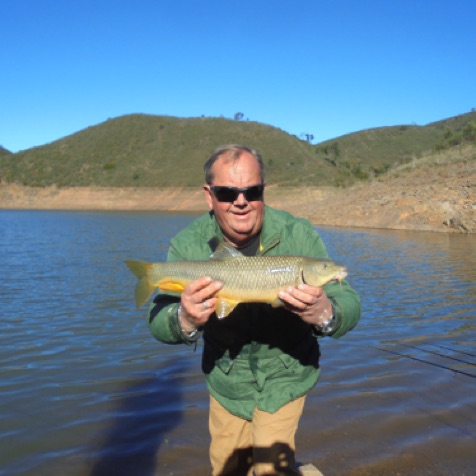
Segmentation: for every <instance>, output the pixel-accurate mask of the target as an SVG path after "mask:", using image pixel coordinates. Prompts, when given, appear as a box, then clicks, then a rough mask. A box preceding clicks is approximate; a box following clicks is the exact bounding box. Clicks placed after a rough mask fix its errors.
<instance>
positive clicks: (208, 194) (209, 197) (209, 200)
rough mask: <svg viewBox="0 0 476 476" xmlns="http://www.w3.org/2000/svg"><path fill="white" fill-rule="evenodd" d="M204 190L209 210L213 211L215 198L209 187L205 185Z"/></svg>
mask: <svg viewBox="0 0 476 476" xmlns="http://www.w3.org/2000/svg"><path fill="white" fill-rule="evenodd" d="M203 190H204V192H205V200H206V201H207V205H208V209H209V210H213V197H212V192H211V190H210V186H209V185H204V186H203Z"/></svg>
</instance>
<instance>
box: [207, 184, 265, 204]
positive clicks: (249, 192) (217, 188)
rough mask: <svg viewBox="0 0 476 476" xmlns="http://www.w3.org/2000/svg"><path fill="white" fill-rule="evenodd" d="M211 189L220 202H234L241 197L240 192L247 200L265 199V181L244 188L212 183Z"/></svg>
mask: <svg viewBox="0 0 476 476" xmlns="http://www.w3.org/2000/svg"><path fill="white" fill-rule="evenodd" d="M210 190H211V191H212V192H213V195H215V197H216V199H217V200H218V201H219V202H230V203H232V202H234V201H235V200H236V199H237V198H238V197H239V195H240V193H242V194H243V196H244V197H245V199H246V201H247V202H256V201H258V200H263V192H264V183H260V184H259V185H252V186H251V187H243V188H237V187H225V186H221V185H210Z"/></svg>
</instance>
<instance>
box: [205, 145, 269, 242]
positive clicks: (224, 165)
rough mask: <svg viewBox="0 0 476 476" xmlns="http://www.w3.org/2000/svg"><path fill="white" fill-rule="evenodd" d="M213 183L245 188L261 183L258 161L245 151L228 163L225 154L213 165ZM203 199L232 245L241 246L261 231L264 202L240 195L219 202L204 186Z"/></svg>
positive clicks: (228, 160)
mask: <svg viewBox="0 0 476 476" xmlns="http://www.w3.org/2000/svg"><path fill="white" fill-rule="evenodd" d="M211 171H212V174H213V184H212V185H215V186H227V187H236V188H244V187H250V186H252V185H259V184H261V176H260V169H259V164H258V161H257V160H256V159H255V158H254V157H253V156H252V155H251V154H249V153H248V152H243V153H242V154H241V155H240V156H239V158H237V159H235V160H230V159H229V158H228V157H227V156H226V155H224V156H222V157H219V158H218V159H217V160H216V162H215V163H214V164H213V166H212V170H211ZM204 190H205V197H206V200H207V203H208V206H209V208H210V210H213V212H214V214H215V217H216V219H217V222H218V224H219V226H220V228H221V230H222V232H223V235H224V236H225V238H226V239H227V240H228V241H230V242H231V243H232V244H233V245H235V246H242V245H245V244H246V243H247V242H249V241H250V240H251V239H252V238H253V237H255V236H256V235H257V234H258V233H259V231H260V230H261V226H262V225H263V219H264V202H263V200H253V201H248V200H246V198H245V196H244V195H243V193H240V194H239V195H238V197H237V198H236V199H235V200H234V201H233V202H220V201H218V199H217V197H216V196H215V194H214V193H213V191H212V190H211V189H210V186H208V185H205V186H204Z"/></svg>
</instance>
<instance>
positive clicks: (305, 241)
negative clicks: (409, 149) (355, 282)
mask: <svg viewBox="0 0 476 476" xmlns="http://www.w3.org/2000/svg"><path fill="white" fill-rule="evenodd" d="M204 168H205V181H206V184H205V185H204V187H203V188H204V192H205V198H206V201H207V204H208V207H209V209H210V212H209V213H208V214H206V215H204V216H201V217H200V218H198V219H197V220H195V221H194V222H193V223H192V224H190V225H189V226H188V227H187V228H186V229H185V230H183V231H181V232H180V233H179V234H178V235H177V236H176V237H175V238H173V240H172V242H171V245H170V249H169V253H168V260H172V261H173V260H202V259H208V257H209V256H210V254H211V253H212V252H213V250H214V249H215V247H216V245H217V243H219V242H220V241H223V240H225V241H227V242H229V243H230V244H231V245H233V246H234V247H236V248H237V249H238V250H239V251H241V253H243V254H244V255H247V256H252V255H256V254H260V255H303V256H311V257H316V258H328V255H327V252H326V249H325V246H324V244H323V242H322V241H321V239H320V237H319V235H318V234H317V233H316V232H315V230H314V228H313V226H312V225H311V223H309V222H308V221H307V220H304V219H298V218H295V217H293V216H292V215H290V214H288V213H287V212H284V211H280V210H275V209H273V208H271V207H268V206H265V204H264V199H263V192H264V188H265V177H264V165H263V160H262V158H261V156H260V155H259V154H258V153H257V152H256V151H254V150H251V149H249V148H247V147H244V146H239V145H227V146H222V147H219V148H217V149H216V150H215V151H214V152H213V154H212V155H211V157H210V158H209V159H208V161H207V162H206V164H205V167H204ZM222 286H223V284H222V283H221V282H217V281H212V279H211V278H209V277H206V276H203V277H201V278H200V279H197V280H196V281H194V282H192V283H190V284H189V285H188V286H187V288H186V289H185V291H184V292H183V293H182V294H181V295H180V296H172V295H170V294H169V295H167V294H159V295H158V296H157V297H156V299H155V300H154V305H153V306H152V307H151V312H150V320H149V322H150V329H151V332H152V334H153V335H154V336H155V337H156V338H157V339H158V340H160V341H163V342H167V343H178V342H184V343H186V344H189V345H191V344H193V343H194V342H195V341H196V340H197V339H198V338H199V336H200V335H203V338H204V349H203V358H202V368H203V372H204V374H205V376H206V381H207V386H208V389H209V392H210V415H209V429H210V434H211V445H210V460H211V464H212V468H213V475H215V476H217V475H234V476H236V475H238V476H239V475H246V474H251V471H254V474H255V475H257V476H259V475H264V474H267V475H269V474H299V471H298V470H297V469H296V468H295V459H294V452H295V433H296V430H297V427H298V423H299V419H300V417H301V414H302V410H303V406H304V400H305V395H306V394H307V393H308V392H309V391H310V389H312V388H313V386H314V385H315V383H316V382H317V379H318V376H319V345H318V342H317V338H316V337H317V336H323V335H332V336H334V337H340V336H342V335H343V334H345V333H346V332H347V331H349V330H350V329H352V328H353V327H354V326H355V325H356V324H357V321H358V320H359V317H360V301H359V297H358V296H357V294H356V293H355V292H354V291H353V290H352V289H351V287H350V286H349V284H348V283H347V282H345V281H343V282H342V283H340V284H339V283H331V284H328V285H326V286H324V288H318V287H312V286H309V285H306V284H302V285H299V286H298V287H296V288H293V287H289V288H288V289H285V290H283V291H282V292H280V294H279V298H280V299H281V300H282V301H283V303H284V307H279V308H273V307H271V306H270V305H268V304H261V303H255V304H247V303H242V304H239V305H238V306H237V307H236V308H235V310H234V311H233V312H232V313H231V314H230V315H229V316H228V317H226V318H224V319H218V318H217V316H216V314H215V312H214V309H215V304H216V298H215V294H216V293H217V291H219V290H220V289H221V288H222Z"/></svg>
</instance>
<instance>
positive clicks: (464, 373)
mask: <svg viewBox="0 0 476 476" xmlns="http://www.w3.org/2000/svg"><path fill="white" fill-rule="evenodd" d="M370 347H373V348H374V349H378V350H381V351H383V352H388V353H389V354H393V355H398V356H400V357H406V358H408V359H411V360H415V361H416V362H421V363H423V364H428V365H433V366H434V367H438V368H440V369H445V370H450V371H451V372H454V373H457V374H461V375H465V376H466V377H471V378H476V375H475V374H472V373H469V372H464V371H463V370H458V369H453V368H451V367H447V366H445V365H441V364H437V363H435V362H430V361H429V360H424V359H419V358H418V357H413V355H408V354H402V353H401V352H397V351H395V350H390V349H383V348H382V347H377V346H374V345H372V346H370Z"/></svg>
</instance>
